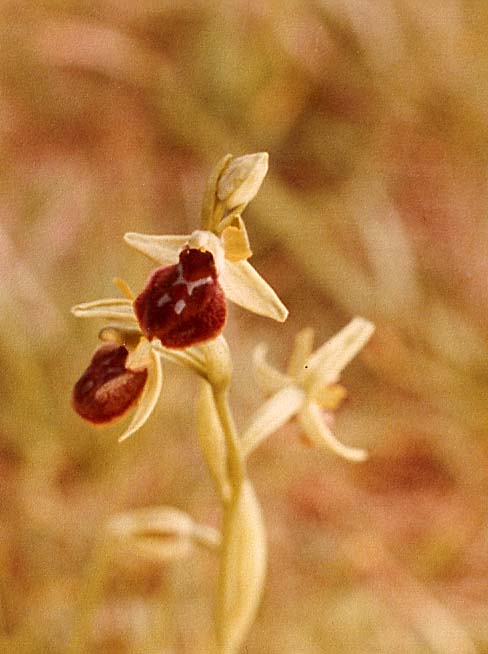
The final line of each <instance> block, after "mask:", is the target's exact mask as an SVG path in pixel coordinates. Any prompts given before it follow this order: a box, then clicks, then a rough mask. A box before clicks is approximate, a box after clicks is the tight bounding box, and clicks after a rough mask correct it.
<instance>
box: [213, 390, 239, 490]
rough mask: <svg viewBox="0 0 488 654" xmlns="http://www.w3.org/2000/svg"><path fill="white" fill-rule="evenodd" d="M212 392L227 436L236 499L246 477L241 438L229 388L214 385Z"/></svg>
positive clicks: (232, 484)
mask: <svg viewBox="0 0 488 654" xmlns="http://www.w3.org/2000/svg"><path fill="white" fill-rule="evenodd" d="M212 393H213V397H214V401H215V406H216V408H217V414H218V416H219V420H220V424H221V426H222V431H223V432H224V436H225V444H226V448H227V474H228V476H229V480H230V483H231V486H232V498H234V499H235V498H236V497H238V495H239V492H240V489H241V486H242V482H243V481H244V479H245V477H246V464H245V459H244V456H243V453H242V448H241V443H240V439H239V437H238V435H237V431H236V427H235V423H234V418H233V416H232V412H231V409H230V406H229V392H228V389H227V388H224V389H216V388H215V387H212ZM232 498H231V503H232Z"/></svg>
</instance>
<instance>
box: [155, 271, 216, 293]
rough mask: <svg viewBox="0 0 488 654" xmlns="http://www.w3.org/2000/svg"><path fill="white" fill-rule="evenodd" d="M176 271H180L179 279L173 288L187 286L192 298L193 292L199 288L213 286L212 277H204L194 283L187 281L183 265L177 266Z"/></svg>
mask: <svg viewBox="0 0 488 654" xmlns="http://www.w3.org/2000/svg"><path fill="white" fill-rule="evenodd" d="M176 270H177V271H178V277H177V278H176V280H175V281H174V283H173V286H177V285H179V284H184V285H185V286H186V292H187V293H188V295H190V296H191V295H192V293H193V291H194V290H195V289H196V288H198V287H199V286H205V284H211V283H212V282H213V279H212V277H211V276H210V275H209V276H208V277H202V278H200V279H195V280H194V281H193V282H189V281H188V280H187V279H185V276H184V275H183V267H182V265H181V263H179V264H178V265H177V266H176ZM163 297H164V296H163Z"/></svg>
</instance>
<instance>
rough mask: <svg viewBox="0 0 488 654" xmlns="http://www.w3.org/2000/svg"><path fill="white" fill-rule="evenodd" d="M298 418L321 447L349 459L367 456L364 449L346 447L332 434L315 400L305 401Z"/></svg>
mask: <svg viewBox="0 0 488 654" xmlns="http://www.w3.org/2000/svg"><path fill="white" fill-rule="evenodd" d="M298 420H299V422H300V424H301V426H302V428H303V430H304V431H305V433H306V434H307V436H308V437H309V438H310V439H311V440H312V442H313V443H314V444H315V445H316V446H317V447H321V448H324V447H325V448H328V449H330V450H332V451H333V452H335V453H336V454H338V455H339V456H342V457H344V458H345V459H348V460H349V461H355V462H360V461H365V460H366V459H367V458H368V453H367V452H366V450H362V449H359V448H355V447H348V446H347V445H344V444H343V443H341V442H340V441H339V440H337V438H336V437H335V436H334V434H333V433H332V431H331V430H330V429H329V427H328V426H327V425H326V423H325V420H324V416H323V414H322V411H321V409H320V407H319V406H318V405H317V404H315V402H307V403H306V404H305V405H304V406H303V407H302V409H301V411H300V412H299V414H298Z"/></svg>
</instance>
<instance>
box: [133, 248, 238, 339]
mask: <svg viewBox="0 0 488 654" xmlns="http://www.w3.org/2000/svg"><path fill="white" fill-rule="evenodd" d="M134 311H135V313H136V316H137V319H138V320H139V324H140V326H141V329H142V331H143V332H144V335H145V336H146V337H147V338H148V339H149V340H151V339H153V338H159V340H160V341H161V343H162V344H163V345H164V346H166V347H172V348H182V347H189V346H190V345H195V344H196V343H201V342H202V341H207V340H209V339H211V338H214V337H215V336H217V335H218V334H220V332H221V331H222V329H223V328H224V325H225V319H226V306H225V296H224V292H223V291H222V289H221V287H220V284H219V283H218V281H217V271H216V268H215V264H214V260H213V256H212V254H211V253H210V252H206V251H201V250H196V249H186V250H183V251H182V252H181V253H180V262H179V263H178V264H176V265H174V266H166V267H164V268H158V270H156V271H154V272H153V274H152V275H151V277H150V278H149V281H148V283H147V284H146V287H145V288H144V290H143V291H142V293H141V294H140V295H139V296H138V297H137V298H136V300H135V302H134Z"/></svg>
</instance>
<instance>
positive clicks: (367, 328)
mask: <svg viewBox="0 0 488 654" xmlns="http://www.w3.org/2000/svg"><path fill="white" fill-rule="evenodd" d="M350 325H351V326H353V325H354V327H355V328H356V330H357V334H358V337H360V338H361V340H362V341H363V342H364V344H366V343H367V342H368V341H369V339H370V338H371V336H372V335H373V334H374V332H375V330H376V326H375V325H374V324H373V323H372V322H370V321H369V320H366V318H363V317H362V316H355V317H354V318H353V319H352V320H351V322H350Z"/></svg>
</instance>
